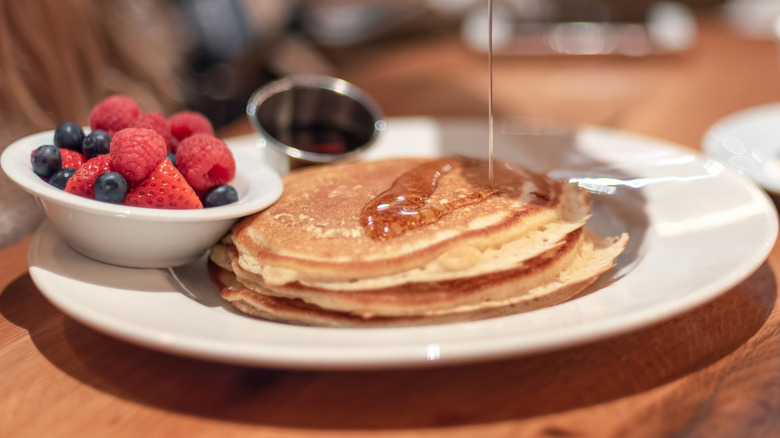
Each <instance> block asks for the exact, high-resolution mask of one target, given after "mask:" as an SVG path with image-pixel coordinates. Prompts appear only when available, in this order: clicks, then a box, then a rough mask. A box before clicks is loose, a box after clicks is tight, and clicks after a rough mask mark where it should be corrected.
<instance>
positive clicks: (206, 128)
mask: <svg viewBox="0 0 780 438" xmlns="http://www.w3.org/2000/svg"><path fill="white" fill-rule="evenodd" d="M168 122H169V123H170V127H171V134H173V136H174V137H175V138H176V140H178V141H182V140H184V139H185V138H187V137H189V136H191V135H193V134H209V135H214V127H213V126H211V122H210V121H209V119H207V118H206V116H204V115H203V114H201V113H199V112H195V111H182V112H179V113H176V114H174V115H172V116H171V117H170V118H168Z"/></svg>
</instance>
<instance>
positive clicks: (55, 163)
mask: <svg viewBox="0 0 780 438" xmlns="http://www.w3.org/2000/svg"><path fill="white" fill-rule="evenodd" d="M30 162H31V163H32V169H33V172H35V174H36V175H38V176H40V177H41V178H48V177H50V176H52V175H54V172H56V171H58V170H60V169H62V154H61V153H60V150H59V149H57V148H56V147H54V146H53V145H50V144H47V145H43V146H39V147H38V149H36V150H35V151H33V153H32V157H31V158H30Z"/></svg>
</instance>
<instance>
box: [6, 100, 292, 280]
mask: <svg viewBox="0 0 780 438" xmlns="http://www.w3.org/2000/svg"><path fill="white" fill-rule="evenodd" d="M1 161H2V168H3V171H4V172H5V173H6V174H7V175H8V176H9V178H11V180H13V181H14V182H15V183H17V184H18V185H19V186H20V187H22V188H23V189H24V190H26V191H27V192H29V193H31V194H32V195H33V196H35V197H36V199H37V200H38V201H39V202H40V204H41V205H42V206H43V208H44V211H45V213H46V216H47V218H48V220H50V221H51V222H52V223H53V225H54V226H55V227H56V229H57V230H58V232H59V233H60V234H61V235H62V237H63V238H64V240H65V241H66V242H67V243H68V244H69V245H70V246H71V247H72V248H73V249H75V250H76V251H78V252H79V253H81V254H83V255H85V256H87V257H90V258H93V259H95V260H98V261H101V262H106V263H111V264H116V265H120V266H126V267H136V268H162V267H170V266H177V265H181V264H185V263H188V262H190V261H192V260H194V259H196V258H198V257H199V256H201V255H202V254H203V253H204V252H205V251H206V250H207V249H208V248H209V247H210V246H211V245H212V244H214V243H215V242H216V241H217V240H219V239H220V237H221V236H222V235H223V234H225V233H226V232H227V230H228V229H229V228H230V226H231V225H232V224H233V223H234V222H235V221H236V220H237V219H239V218H241V217H244V216H247V215H249V214H252V213H255V212H257V211H260V210H262V209H263V208H265V207H267V206H268V205H270V204H271V203H273V202H274V201H275V200H276V199H277V198H278V197H279V195H280V194H281V192H282V182H281V179H280V177H279V175H278V174H277V173H276V172H275V171H273V170H272V169H271V168H269V167H268V166H266V165H265V164H264V163H263V161H262V157H261V156H260V152H259V151H258V150H257V148H255V147H253V146H252V145H251V144H249V145H247V144H245V142H244V144H236V145H230V141H228V142H227V143H226V142H225V141H223V140H221V139H219V138H217V137H215V136H214V130H213V127H212V125H211V123H210V122H209V120H208V119H207V118H206V117H205V116H203V115H202V114H200V113H197V112H192V111H183V112H179V113H176V114H173V115H171V116H170V117H165V116H163V115H162V114H157V113H143V112H142V111H141V109H140V107H139V106H138V104H137V103H136V102H135V101H134V100H132V99H131V98H129V97H126V96H110V97H108V98H106V99H104V100H103V101H101V102H100V103H98V104H97V105H96V106H95V107H94V108H93V109H92V112H91V114H90V118H89V127H88V128H82V127H81V126H80V125H79V124H77V123H74V122H66V123H63V124H61V125H59V126H58V127H57V128H56V129H55V130H54V131H47V132H42V133H38V134H33V135H30V136H27V137H24V138H22V139H20V140H17V141H16V142H14V143H13V144H11V145H9V146H8V147H7V148H6V149H5V151H4V152H3V155H2V160H1Z"/></svg>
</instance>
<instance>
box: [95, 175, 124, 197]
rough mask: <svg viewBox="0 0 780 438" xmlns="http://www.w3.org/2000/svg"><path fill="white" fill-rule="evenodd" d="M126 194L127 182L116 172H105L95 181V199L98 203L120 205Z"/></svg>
mask: <svg viewBox="0 0 780 438" xmlns="http://www.w3.org/2000/svg"><path fill="white" fill-rule="evenodd" d="M126 193H127V181H125V179H124V178H123V177H122V175H120V174H118V173H116V172H104V173H101V174H100V175H99V176H98V177H97V179H95V199H97V200H98V201H103V202H110V203H112V204H119V203H120V202H122V200H123V199H125V194H126Z"/></svg>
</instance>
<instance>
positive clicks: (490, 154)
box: [488, 0, 493, 189]
mask: <svg viewBox="0 0 780 438" xmlns="http://www.w3.org/2000/svg"><path fill="white" fill-rule="evenodd" d="M488 70H489V73H490V82H489V85H488V181H489V184H490V188H491V189H492V188H493V0H488Z"/></svg>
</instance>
